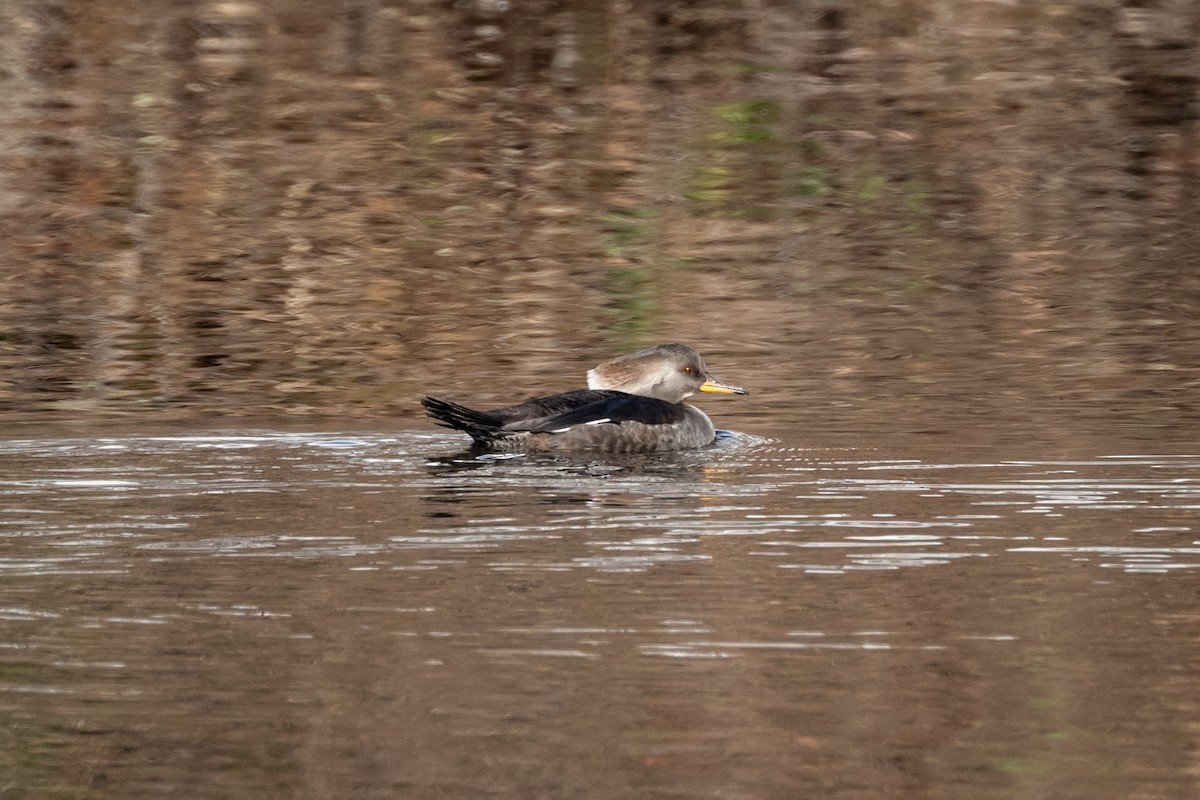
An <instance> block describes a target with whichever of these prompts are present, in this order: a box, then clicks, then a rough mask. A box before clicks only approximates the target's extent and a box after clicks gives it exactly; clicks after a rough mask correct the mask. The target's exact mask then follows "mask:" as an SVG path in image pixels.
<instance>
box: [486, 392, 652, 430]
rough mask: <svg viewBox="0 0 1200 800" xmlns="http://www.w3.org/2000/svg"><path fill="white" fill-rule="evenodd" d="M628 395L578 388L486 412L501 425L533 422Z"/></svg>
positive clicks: (532, 398)
mask: <svg viewBox="0 0 1200 800" xmlns="http://www.w3.org/2000/svg"><path fill="white" fill-rule="evenodd" d="M628 396H629V395H626V394H625V393H624V392H614V391H609V390H600V389H576V390H575V391H573V392H562V393H561V394H551V395H547V396H545V397H531V398H529V399H528V400H525V401H524V402H521V403H517V404H516V405H513V406H505V407H504V408H494V409H492V410H491V411H488V412H486V413H487V415H488V416H489V417H494V418H495V419H498V420H501V423H500V424H501V425H507V424H509V423H513V422H521V421H526V422H533V421H536V420H541V419H545V418H546V417H553V416H556V415H558V414H565V413H567V412H568V411H575V410H577V409H580V408H583V407H584V406H587V405H590V404H591V403H595V402H599V401H604V400H609V399H612V398H616V397H628ZM522 430H524V429H522Z"/></svg>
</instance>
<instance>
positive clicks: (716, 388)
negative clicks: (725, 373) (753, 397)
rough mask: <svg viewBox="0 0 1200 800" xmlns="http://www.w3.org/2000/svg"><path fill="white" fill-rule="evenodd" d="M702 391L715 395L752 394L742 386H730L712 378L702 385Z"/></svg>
mask: <svg viewBox="0 0 1200 800" xmlns="http://www.w3.org/2000/svg"><path fill="white" fill-rule="evenodd" d="M700 391H702V392H712V393H713V394H750V392H749V391H748V390H746V389H743V388H742V387H740V386H730V385H729V384H727V383H720V382H718V381H714V380H712V379H711V378H710V379H709V380H706V381H705V382H704V383H702V384H700Z"/></svg>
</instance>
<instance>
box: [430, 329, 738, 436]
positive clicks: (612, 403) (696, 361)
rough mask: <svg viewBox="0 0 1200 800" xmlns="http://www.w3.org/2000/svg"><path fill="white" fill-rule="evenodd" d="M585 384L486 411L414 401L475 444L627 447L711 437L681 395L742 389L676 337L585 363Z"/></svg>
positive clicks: (436, 400)
mask: <svg viewBox="0 0 1200 800" xmlns="http://www.w3.org/2000/svg"><path fill="white" fill-rule="evenodd" d="M587 385H588V388H587V389H575V390H572V391H568V392H561V393H559V394H551V395H546V396H544V397H531V398H529V399H528V400H524V401H522V402H520V403H516V404H514V405H510V406H504V407H503V408H494V409H491V410H489V411H476V410H475V409H472V408H468V407H467V406H464V405H459V404H458V403H455V402H452V401H450V400H445V399H443V398H440V397H432V396H427V397H423V398H422V399H421V405H422V406H423V407H424V408H425V413H426V414H427V415H428V416H429V417H431V418H432V419H433V420H434V422H435V423H436V424H438V425H441V426H442V427H445V428H451V429H453V430H458V431H462V432H464V433H466V434H468V435H469V436H470V437H471V439H472V442H473V446H474V447H478V448H483V449H487V450H499V451H550V452H559V451H585V452H587V451H591V452H598V453H629V454H634V453H661V452H669V451H675V450H693V449H697V448H701V447H705V446H707V445H710V444H712V443H713V441H714V440H715V439H716V435H717V432H716V428H714V427H713V423H712V420H710V419H709V418H708V415H707V414H705V413H704V412H703V411H701V410H700V409H698V408H696V407H695V406H692V405H688V404H687V403H684V402H683V401H684V400H686V399H687V398H689V397H691V396H692V395H694V394H696V393H697V392H705V393H714V394H735V395H744V394H749V392H748V391H747V390H746V389H743V388H742V387H740V386H731V385H729V384H725V383H721V382H719V381H717V380H715V379H714V378H713V377H712V376H711V375H709V374H708V368H707V367H706V366H705V365H704V359H702V358H701V357H700V354H699V353H697V352H696V351H695V350H693V349H692V348H691V347H688V346H687V345H683V344H660V345H655V346H654V347H648V348H646V349H644V350H639V351H637V352H636V353H630V354H628V355H623V356H618V357H617V358H613V359H610V360H608V361H605V362H603V363H601V364H600V365H598V366H596V367H594V368H593V369H590V370H588V373H587Z"/></svg>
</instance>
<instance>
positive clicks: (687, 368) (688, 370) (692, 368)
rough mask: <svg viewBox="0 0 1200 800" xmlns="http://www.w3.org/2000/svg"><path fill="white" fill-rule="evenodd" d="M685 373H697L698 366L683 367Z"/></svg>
mask: <svg viewBox="0 0 1200 800" xmlns="http://www.w3.org/2000/svg"><path fill="white" fill-rule="evenodd" d="M683 374H684V375H695V374H696V368H695V367H693V366H687V367H684V368H683Z"/></svg>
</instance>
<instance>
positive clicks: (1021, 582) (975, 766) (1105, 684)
mask: <svg viewBox="0 0 1200 800" xmlns="http://www.w3.org/2000/svg"><path fill="white" fill-rule="evenodd" d="M460 445H461V440H460V439H458V438H457V437H455V436H454V435H452V434H442V433H431V432H426V431H415V430H404V431H397V432H394V433H381V432H378V431H376V432H367V431H361V430H360V431H340V432H313V431H311V430H309V431H297V432H286V431H280V430H275V431H271V430H242V431H213V430H209V431H202V432H201V431H195V430H191V431H186V432H181V431H173V432H172V431H169V430H164V431H162V433H161V434H160V435H149V434H143V433H134V434H130V433H127V432H121V431H91V432H89V435H86V436H80V435H79V431H75V432H74V433H68V432H65V431H64V432H63V434H62V435H57V434H55V433H54V432H51V431H44V430H43V431H37V432H34V435H29V436H25V437H22V438H15V439H9V440H6V441H4V442H3V443H2V444H0V493H2V495H3V511H2V513H0V553H2V555H0V571H2V572H3V580H2V581H0V716H2V717H3V719H4V720H5V724H4V726H3V732H2V733H0V736H2V737H3V747H2V748H0V753H3V755H2V756H0V758H2V759H3V761H4V763H3V767H4V774H5V785H4V790H3V791H4V792H5V793H6V794H8V795H11V796H14V797H27V796H28V797H42V796H71V797H122V798H136V797H160V796H163V795H168V794H170V795H177V796H187V797H280V798H285V797H286V798H294V797H414V798H434V797H481V796H504V797H513V796H520V797H680V796H682V797H746V798H761V797H780V798H783V797H798V796H822V797H838V798H877V797H945V798H961V797H997V798H1000V797H1047V796H1049V797H1056V798H1071V797H1078V798H1092V799H1095V798H1128V797H1131V796H1136V797H1155V798H1190V797H1194V796H1195V793H1196V790H1197V785H1196V777H1195V774H1194V755H1195V752H1196V742H1197V740H1196V730H1195V709H1196V701H1197V697H1200V657H1198V655H1197V653H1198V652H1200V651H1197V649H1196V645H1195V643H1196V637H1197V635H1200V616H1198V615H1197V611H1196V597H1197V592H1196V587H1197V585H1198V584H1197V577H1196V574H1197V572H1196V571H1197V570H1198V569H1200V540H1198V537H1197V526H1196V522H1195V521H1196V519H1197V510H1200V453H1197V452H1196V449H1195V447H1194V446H1187V443H1181V442H1178V441H1169V440H1164V441H1162V442H1161V443H1160V446H1159V447H1157V448H1154V449H1147V448H1145V446H1144V443H1140V442H1137V441H1127V442H1124V443H1122V441H1121V440H1119V439H1117V438H1109V439H1108V441H1107V446H1100V445H1098V444H1091V443H1089V444H1086V445H1082V446H1080V447H1078V448H1077V449H1073V450H1064V449H1063V448H1061V447H1056V448H1046V447H1044V446H1043V445H1040V444H1037V443H1035V442H1027V443H1026V444H1024V445H1011V446H1009V447H1007V448H1006V449H1005V451H1004V452H1003V453H1001V452H999V451H997V450H996V448H995V447H994V446H992V445H990V444H984V445H978V446H972V445H968V444H964V443H963V442H962V440H961V438H958V437H955V438H950V437H941V436H926V437H924V439H922V437H920V436H918V435H912V436H908V437H896V438H892V439H887V438H875V439H872V440H869V441H867V440H864V439H863V438H862V437H857V438H856V437H851V436H841V437H838V436H833V437H826V438H825V440H824V441H820V442H810V443H805V442H801V441H798V440H789V441H784V440H780V439H771V438H759V437H752V436H733V435H728V436H724V437H723V438H722V440H721V441H720V442H719V444H718V446H716V447H715V448H713V449H711V450H709V451H705V452H702V453H691V454H681V455H676V456H666V457H655V458H648V459H642V460H637V461H615V462H614V461H589V460H577V461H570V460H568V461H556V460H538V459H525V458H517V459H478V458H472V457H470V456H469V455H467V454H464V453H462V451H461V448H460Z"/></svg>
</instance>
